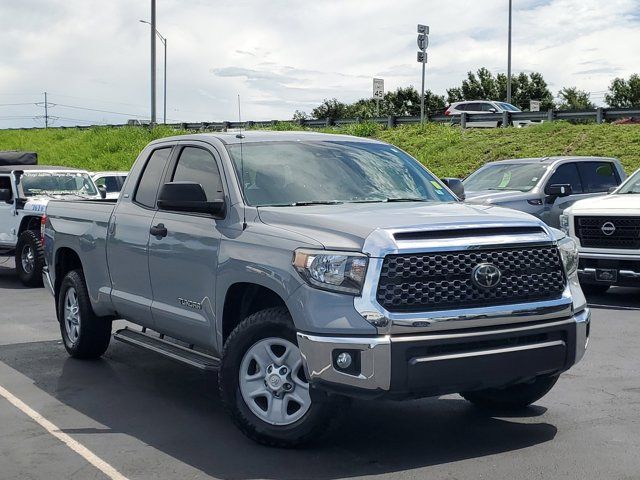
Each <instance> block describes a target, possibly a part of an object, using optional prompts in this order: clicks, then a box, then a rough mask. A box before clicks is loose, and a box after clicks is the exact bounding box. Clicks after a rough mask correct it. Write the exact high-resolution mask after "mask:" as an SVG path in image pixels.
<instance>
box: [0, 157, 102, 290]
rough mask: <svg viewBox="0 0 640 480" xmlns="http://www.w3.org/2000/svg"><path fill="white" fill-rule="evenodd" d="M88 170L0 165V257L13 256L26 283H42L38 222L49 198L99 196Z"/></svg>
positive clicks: (42, 259) (18, 272) (41, 253)
mask: <svg viewBox="0 0 640 480" xmlns="http://www.w3.org/2000/svg"><path fill="white" fill-rule="evenodd" d="M102 195H103V194H102V193H101V191H100V190H98V187H96V185H95V183H94V182H93V180H92V179H91V177H90V176H89V173H88V172H86V171H83V170H75V169H71V168H67V167H45V166H41V165H0V257H3V256H4V257H6V256H15V264H16V272H17V274H18V278H20V281H21V282H22V283H23V284H24V285H26V286H28V287H39V286H42V266H43V265H44V256H43V252H42V245H41V241H40V223H41V221H42V220H41V219H42V217H43V216H44V212H45V209H46V207H47V204H48V203H49V200H51V199H57V200H65V199H74V200H77V199H79V198H89V199H94V200H95V199H100V198H102Z"/></svg>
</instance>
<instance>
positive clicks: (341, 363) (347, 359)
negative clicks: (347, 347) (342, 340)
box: [336, 352, 353, 369]
mask: <svg viewBox="0 0 640 480" xmlns="http://www.w3.org/2000/svg"><path fill="white" fill-rule="evenodd" d="M352 361H353V360H352V358H351V355H350V354H349V353H347V352H342V353H341V354H340V355H338V357H337V358H336V365H338V367H340V368H342V369H347V368H349V367H350V366H351V362H352Z"/></svg>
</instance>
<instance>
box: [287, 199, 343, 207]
mask: <svg viewBox="0 0 640 480" xmlns="http://www.w3.org/2000/svg"><path fill="white" fill-rule="evenodd" d="M341 203H344V202H341V201H339V200H310V201H307V202H293V203H291V204H290V206H292V207H304V206H306V205H339V204H341Z"/></svg>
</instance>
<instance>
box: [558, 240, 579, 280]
mask: <svg viewBox="0 0 640 480" xmlns="http://www.w3.org/2000/svg"><path fill="white" fill-rule="evenodd" d="M558 248H559V249H560V256H561V257H562V263H563V264H564V269H565V271H566V272H567V276H569V277H571V276H572V275H575V273H576V272H577V271H578V244H577V243H576V242H575V240H574V239H573V238H571V237H565V238H563V239H562V240H560V241H559V242H558Z"/></svg>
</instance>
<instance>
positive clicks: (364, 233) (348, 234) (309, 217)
mask: <svg viewBox="0 0 640 480" xmlns="http://www.w3.org/2000/svg"><path fill="white" fill-rule="evenodd" d="M258 214H259V216H260V220H261V221H262V222H264V223H265V224H267V225H271V226H274V227H279V228H282V229H284V230H289V231H293V232H296V233H298V234H301V235H305V236H307V237H309V238H312V239H314V240H316V241H317V242H320V243H321V244H322V245H323V246H324V247H325V248H327V249H347V250H361V249H362V247H363V245H364V241H365V239H366V238H367V237H368V236H369V235H370V234H371V232H373V231H374V230H376V229H391V230H394V229H415V230H421V229H427V228H428V229H433V227H434V225H437V226H441V227H442V229H447V228H452V227H460V226H463V225H469V226H473V227H482V226H489V225H494V226H495V225H500V226H509V225H519V226H523V225H532V226H542V225H544V224H543V223H542V222H541V221H540V220H538V219H537V218H535V217H533V216H531V215H529V214H526V213H523V212H519V211H517V210H510V209H506V208H500V207H491V206H485V205H468V204H464V203H421V202H411V203H361V204H358V203H345V204H339V205H313V206H300V207H260V208H258Z"/></svg>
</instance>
